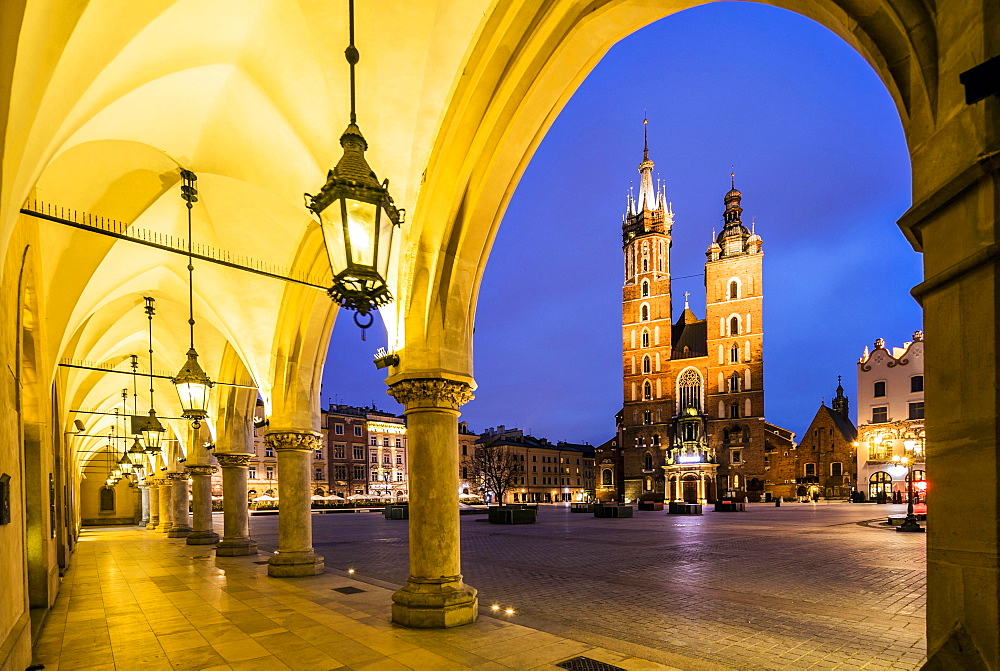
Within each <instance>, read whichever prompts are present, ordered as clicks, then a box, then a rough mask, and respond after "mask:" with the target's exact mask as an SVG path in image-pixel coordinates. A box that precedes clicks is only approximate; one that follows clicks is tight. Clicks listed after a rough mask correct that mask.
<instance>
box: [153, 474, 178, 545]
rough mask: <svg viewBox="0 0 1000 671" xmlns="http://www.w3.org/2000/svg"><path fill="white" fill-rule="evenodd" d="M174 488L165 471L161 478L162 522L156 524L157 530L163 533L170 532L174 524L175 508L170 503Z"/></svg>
mask: <svg viewBox="0 0 1000 671" xmlns="http://www.w3.org/2000/svg"><path fill="white" fill-rule="evenodd" d="M173 488H174V483H173V482H172V481H171V480H170V478H168V477H167V474H166V473H164V474H163V479H162V480H160V523H159V524H158V525H157V526H156V530H157V531H160V532H162V533H167V532H169V531H170V528H171V527H172V526H173V525H174V508H173V506H172V505H171V503H170V499H171V496H170V494H171V492H172V491H173Z"/></svg>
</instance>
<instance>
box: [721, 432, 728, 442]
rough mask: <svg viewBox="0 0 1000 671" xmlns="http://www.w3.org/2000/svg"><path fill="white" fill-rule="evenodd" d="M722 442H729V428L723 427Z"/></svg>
mask: <svg viewBox="0 0 1000 671" xmlns="http://www.w3.org/2000/svg"><path fill="white" fill-rule="evenodd" d="M722 442H723V443H728V442H729V429H723V430H722Z"/></svg>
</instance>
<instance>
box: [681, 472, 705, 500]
mask: <svg viewBox="0 0 1000 671" xmlns="http://www.w3.org/2000/svg"><path fill="white" fill-rule="evenodd" d="M681 486H682V491H683V494H682V497H683V499H684V503H700V502H701V501H699V499H698V476H697V475H693V474H692V475H685V476H684V479H683V480H681Z"/></svg>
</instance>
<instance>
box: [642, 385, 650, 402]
mask: <svg viewBox="0 0 1000 671" xmlns="http://www.w3.org/2000/svg"><path fill="white" fill-rule="evenodd" d="M642 398H643V399H644V400H647V401H650V400H652V399H653V386H652V385H651V384H649V382H644V383H643V384H642Z"/></svg>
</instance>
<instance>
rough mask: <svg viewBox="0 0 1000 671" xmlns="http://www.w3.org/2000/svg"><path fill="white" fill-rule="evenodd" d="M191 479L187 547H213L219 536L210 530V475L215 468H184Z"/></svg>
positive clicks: (202, 465)
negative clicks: (190, 514) (190, 522)
mask: <svg viewBox="0 0 1000 671" xmlns="http://www.w3.org/2000/svg"><path fill="white" fill-rule="evenodd" d="M185 471H186V472H187V475H188V476H189V477H190V478H191V495H192V496H191V512H192V518H193V519H192V525H191V533H190V534H188V536H187V544H188V545H215V544H216V543H218V542H219V534H217V533H215V530H214V529H213V528H212V473H214V472H215V466H208V465H204V464H197V465H189V466H187V467H186V468H185Z"/></svg>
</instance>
